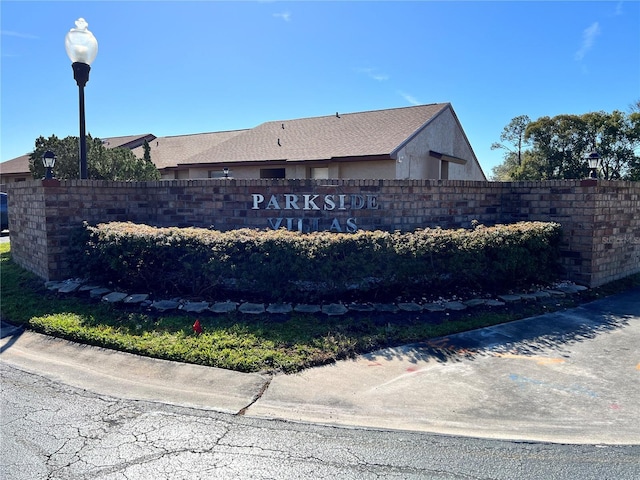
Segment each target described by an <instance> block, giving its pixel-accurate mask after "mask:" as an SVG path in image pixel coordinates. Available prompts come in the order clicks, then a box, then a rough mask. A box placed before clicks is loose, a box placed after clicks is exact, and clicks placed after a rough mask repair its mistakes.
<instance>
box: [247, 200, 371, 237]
mask: <svg viewBox="0 0 640 480" xmlns="http://www.w3.org/2000/svg"><path fill="white" fill-rule="evenodd" d="M379 208H380V205H379V203H378V198H377V196H376V195H360V194H351V195H346V194H327V195H319V194H303V195H298V194H294V193H285V194H281V195H270V196H269V198H268V199H267V198H266V197H265V196H264V195H262V194H261V193H252V194H251V209H252V210H274V213H275V212H278V214H279V215H280V216H277V217H270V218H268V219H267V221H268V223H269V227H270V228H273V229H274V230H277V229H279V228H286V229H287V230H292V231H299V232H317V231H321V230H328V231H332V232H348V233H354V232H357V231H358V226H357V223H356V219H355V217H353V216H350V217H348V218H347V219H346V221H345V223H344V225H343V224H341V223H340V219H339V218H333V219H331V220H330V221H329V220H327V219H326V218H323V217H322V216H317V215H314V216H310V217H305V216H288V215H286V214H287V213H293V212H294V211H296V210H297V211H301V212H340V211H352V210H362V209H369V210H378V209H379ZM283 211H284V212H283Z"/></svg>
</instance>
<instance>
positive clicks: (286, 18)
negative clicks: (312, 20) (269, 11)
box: [273, 12, 291, 22]
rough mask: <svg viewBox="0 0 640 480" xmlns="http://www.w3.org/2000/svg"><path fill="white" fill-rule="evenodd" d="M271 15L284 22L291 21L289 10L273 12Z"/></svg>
mask: <svg viewBox="0 0 640 480" xmlns="http://www.w3.org/2000/svg"><path fill="white" fill-rule="evenodd" d="M273 16H274V17H276V18H281V19H282V20H284V21H285V22H290V21H291V12H281V13H274V14H273Z"/></svg>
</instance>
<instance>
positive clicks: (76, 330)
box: [0, 243, 640, 372]
mask: <svg viewBox="0 0 640 480" xmlns="http://www.w3.org/2000/svg"><path fill="white" fill-rule="evenodd" d="M634 285H640V275H635V276H633V277H630V278H628V279H625V280H623V281H619V282H615V283H613V284H609V285H607V286H606V287H604V288H601V289H596V290H589V291H587V292H585V293H583V294H579V295H573V296H571V297H567V298H565V299H560V300H558V299H553V301H548V302H534V303H517V304H514V305H508V306H505V307H494V309H491V308H489V307H475V308H472V309H471V308H470V309H468V310H465V311H462V312H450V313H448V314H447V313H428V314H427V313H420V314H410V313H401V314H400V313H397V314H393V313H392V314H381V313H369V314H364V313H358V314H349V313H348V314H347V315H344V316H337V317H328V316H326V315H304V314H299V313H293V314H289V315H282V316H280V315H273V314H264V315H258V316H256V315H244V314H241V313H239V312H235V313H232V314H224V315H218V314H213V313H210V314H202V315H192V314H186V313H172V314H158V313H152V312H145V311H143V310H141V309H139V308H136V309H127V308H125V307H123V306H113V305H109V304H105V303H101V302H98V301H95V300H91V299H89V298H85V297H81V296H78V295H76V296H70V297H62V296H60V295H59V294H57V293H52V292H49V291H48V290H46V289H45V288H44V283H43V281H42V280H41V279H39V278H37V277H36V276H34V275H33V274H31V273H29V272H27V271H25V270H23V269H22V268H20V267H18V266H17V265H15V264H14V263H13V262H12V261H11V252H10V244H9V243H3V244H0V312H1V314H2V319H3V320H4V321H7V322H10V323H12V324H14V325H22V326H24V327H26V328H29V329H32V330H35V331H38V332H41V333H45V334H48V335H53V336H56V337H61V338H66V339H68V340H73V341H77V342H81V343H86V344H91V345H99V346H102V347H106V348H112V349H115V350H121V351H126V352H131V353H136V354H140V355H146V356H150V357H156V358H163V359H168V360H174V361H180V362H189V363H197V364H201V365H208V366H215V367H221V368H227V369H231V370H237V371H242V372H274V371H282V372H296V371H299V370H302V369H304V368H307V367H311V366H316V365H322V364H325V363H330V362H334V361H336V360H338V359H344V358H349V357H352V356H354V355H356V354H359V353H364V352H369V351H372V350H376V349H378V348H383V347H387V346H396V345H401V344H406V343H412V342H418V341H424V340H427V339H429V338H433V337H438V336H443V335H448V334H452V333H456V332H460V331H464V330H470V329H474V328H479V327H484V326H489V325H495V324H498V323H504V322H508V321H512V320H516V319H519V318H524V317H527V316H531V315H537V314H541V313H546V312H548V311H552V310H557V309H561V308H567V307H571V306H575V305H577V304H578V303H581V302H585V301H589V300H592V299H594V298H597V297H599V296H604V295H608V294H611V293H616V292H618V291H622V290H625V289H627V288H630V287H632V286H634ZM196 319H199V320H200V322H201V324H202V326H203V327H204V332H203V333H202V334H201V335H195V334H194V333H193V330H192V325H193V323H194V322H195V320H196Z"/></svg>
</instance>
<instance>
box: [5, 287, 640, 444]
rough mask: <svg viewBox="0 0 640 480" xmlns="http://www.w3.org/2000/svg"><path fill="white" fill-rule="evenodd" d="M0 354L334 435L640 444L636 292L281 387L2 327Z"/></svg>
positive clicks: (144, 395)
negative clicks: (314, 426) (389, 432)
mask: <svg viewBox="0 0 640 480" xmlns="http://www.w3.org/2000/svg"><path fill="white" fill-rule="evenodd" d="M0 349H1V353H0V360H1V361H2V362H5V363H7V364H9V365H13V366H15V367H17V368H21V369H24V370H26V371H30V372H34V373H38V374H40V375H43V376H45V377H48V378H51V379H53V380H56V381H60V382H63V383H66V384H69V385H73V386H76V387H79V388H83V389H88V390H91V391H94V392H97V393H101V394H106V395H111V396H115V397H121V398H128V399H139V400H148V401H158V402H164V403H172V404H179V405H185V406H191V407H198V408H206V409H212V410H216V411H222V412H229V413H243V414H245V415H247V416H253V417H262V418H278V419H285V420H291V421H302V422H316V423H323V424H334V425H350V426H365V427H371V428H391V429H407V430H419V431H427V432H436V433H443V434H453V435H465V436H478V437H488V438H501V439H513V440H531V441H549V442H560V443H607V444H640V289H634V290H631V291H628V292H626V293H624V294H620V295H616V296H612V297H609V298H606V299H603V300H598V301H596V302H592V303H589V304H586V305H583V306H580V307H578V308H575V309H571V310H566V311H562V312H555V313H550V314H547V315H542V316H539V317H534V318H529V319H526V320H520V321H517V322H512V323H509V324H504V325H499V326H495V327H490V328H484V329H481V330H475V331H472V332H466V333H462V334H458V335H452V336H449V337H444V338H439V339H435V340H432V341H430V342H428V343H421V344H415V345H407V346H403V347H398V348H389V349H385V350H380V351H377V352H374V353H371V354H368V355H363V356H360V357H358V358H356V359H354V360H346V361H341V362H338V363H336V364H334V365H330V366H325V367H319V368H313V369H310V370H307V371H304V372H302V373H300V374H296V375H276V376H274V377H273V378H272V377H269V376H266V375H259V374H244V373H238V372H231V371H228V370H222V369H216V368H208V367H200V366H196V365H187V364H179V363H174V362H168V361H164V360H154V359H149V358H144V357H138V356H136V355H131V354H126V353H120V352H115V351H111V350H106V349H102V348H99V347H92V346H85V345H78V344H75V343H72V342H67V341H64V340H59V339H54V338H50V337H47V336H44V335H39V334H36V333H33V332H25V331H22V330H19V329H15V328H12V327H10V326H7V325H6V324H3V325H2V340H1V343H0Z"/></svg>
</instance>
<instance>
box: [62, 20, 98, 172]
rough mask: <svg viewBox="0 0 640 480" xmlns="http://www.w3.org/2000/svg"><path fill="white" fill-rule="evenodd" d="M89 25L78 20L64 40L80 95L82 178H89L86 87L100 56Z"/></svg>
mask: <svg viewBox="0 0 640 480" xmlns="http://www.w3.org/2000/svg"><path fill="white" fill-rule="evenodd" d="M88 26H89V24H88V23H87V22H86V21H85V19H84V18H79V19H78V20H76V26H75V28H72V29H71V30H69V32H67V35H66V36H65V38H64V47H65V49H66V51H67V55H68V56H69V59H70V60H71V62H72V64H71V67H72V68H73V78H74V80H75V81H76V83H77V84H78V90H79V95H80V102H79V103H80V178H81V179H85V178H87V138H86V133H85V119H84V86H85V85H86V84H87V82H88V81H89V71H90V70H91V66H90V65H91V63H92V62H93V61H94V60H95V58H96V55H97V54H98V41H97V40H96V37H94V36H93V33H91V32H90V31H89V30H88V29H87V27H88Z"/></svg>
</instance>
